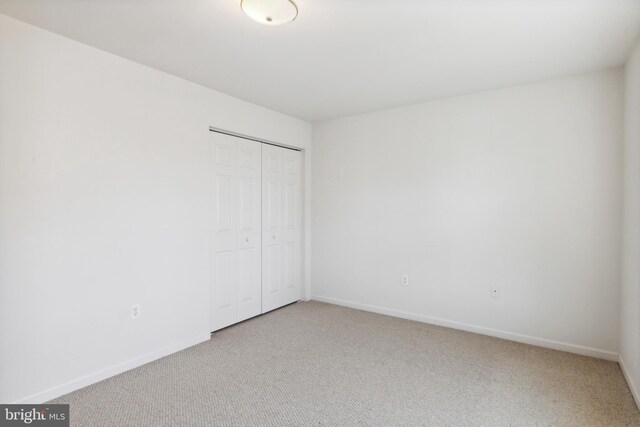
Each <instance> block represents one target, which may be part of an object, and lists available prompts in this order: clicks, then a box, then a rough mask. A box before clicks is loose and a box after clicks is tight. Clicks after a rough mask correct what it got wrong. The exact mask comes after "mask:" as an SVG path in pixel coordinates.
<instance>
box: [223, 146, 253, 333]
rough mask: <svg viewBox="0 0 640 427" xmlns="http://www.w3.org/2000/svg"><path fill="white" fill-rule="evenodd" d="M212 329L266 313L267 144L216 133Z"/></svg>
mask: <svg viewBox="0 0 640 427" xmlns="http://www.w3.org/2000/svg"><path fill="white" fill-rule="evenodd" d="M213 138H214V147H213V162H212V163H213V210H212V215H213V235H212V253H211V257H212V259H211V311H212V312H211V330H212V331H215V330H218V329H221V328H224V327H226V326H229V325H232V324H234V323H237V322H240V321H242V320H245V319H247V318H249V317H253V316H256V315H258V314H260V313H261V298H262V294H261V283H260V281H261V277H260V268H261V265H260V264H261V261H260V260H261V254H260V252H261V249H262V245H261V242H260V239H261V233H260V226H261V219H260V215H261V212H260V198H261V191H260V181H261V166H260V163H261V153H260V151H261V144H259V143H257V142H253V141H245V140H239V139H237V138H233V137H231V136H227V135H221V134H216V135H213Z"/></svg>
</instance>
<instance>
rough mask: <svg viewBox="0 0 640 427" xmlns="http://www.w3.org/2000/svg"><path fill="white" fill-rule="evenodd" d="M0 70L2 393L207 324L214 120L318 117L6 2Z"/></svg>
mask: <svg viewBox="0 0 640 427" xmlns="http://www.w3.org/2000/svg"><path fill="white" fill-rule="evenodd" d="M0 76H1V78H0V342H1V343H2V344H1V346H2V347H1V351H0V402H11V401H17V400H24V399H26V400H28V401H31V402H35V401H41V400H43V399H47V398H51V397H54V396H55V395H58V394H61V393H62V392H65V391H69V390H71V389H73V388H76V387H77V386H79V385H83V384H86V383H90V382H91V381H94V380H95V379H97V378H100V377H104V376H107V375H109V374H113V373H114V372H117V371H118V370H121V369H124V368H126V367H131V366H133V365H135V364H138V363H142V362H144V361H145V360H149V358H153V357H157V356H158V355H160V354H164V353H166V352H171V351H174V350H176V349H178V348H180V347H184V346H187V345H189V344H193V343H195V342H198V341H201V340H203V339H206V338H207V337H208V334H209V313H208V310H209V308H208V301H209V298H208V292H209V285H208V281H209V265H208V233H209V207H210V194H209V190H210V187H209V185H210V181H209V178H210V177H209V167H208V166H209V165H208V154H209V143H210V138H211V137H210V134H209V132H208V126H209V125H214V126H218V127H222V128H226V129H230V130H233V131H236V132H240V133H244V134H249V135H255V136H260V137H262V138H266V139H270V140H274V141H279V142H282V143H285V144H288V145H293V146H299V147H302V148H307V149H308V148H310V137H311V131H310V125H309V124H308V123H305V122H302V121H300V120H297V119H293V118H291V117H288V116H284V115H281V114H278V113H275V112H272V111H269V110H267V109H264V108H260V107H257V106H254V105H251V104H248V103H246V102H243V101H240V100H237V99H234V98H231V97H228V96H226V95H223V94H220V93H217V92H214V91H211V90H209V89H205V88H203V87H201V86H198V85H195V84H192V83H189V82H187V81H184V80H181V79H179V78H177V77H173V76H170V75H167V74H164V73H161V72H158V71H155V70H152V69H150V68H147V67H144V66H141V65H138V64H135V63H133V62H130V61H127V60H125V59H122V58H119V57H116V56H114V55H111V54H108V53H105V52H102V51H99V50H97V49H94V48H92V47H89V46H86V45H83V44H80V43H77V42H74V41H71V40H68V39H65V38H62V37H60V36H57V35H54V34H52V33H48V32H46V31H43V30H40V29H37V28H35V27H31V26H29V25H26V24H23V23H21V22H18V21H16V20H13V19H11V18H8V17H5V16H3V15H0ZM307 154H308V152H307ZM307 160H308V157H307ZM308 170H309V169H308V168H307V171H308ZM308 182H309V181H308V180H307V183H308ZM307 213H308V210H307ZM132 303H140V304H142V313H143V316H142V318H141V319H138V320H135V321H133V320H131V319H130V306H131V304H132ZM83 376H88V377H86V378H82V377H83ZM67 382H71V383H69V384H66V385H65V383H67ZM61 385H62V386H61ZM34 395H35V396H34Z"/></svg>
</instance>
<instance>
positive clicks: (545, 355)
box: [51, 302, 640, 426]
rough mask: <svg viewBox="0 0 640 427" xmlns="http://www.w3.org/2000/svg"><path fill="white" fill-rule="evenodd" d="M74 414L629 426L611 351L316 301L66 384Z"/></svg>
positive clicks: (628, 399) (130, 421)
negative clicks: (513, 338) (547, 344)
mask: <svg viewBox="0 0 640 427" xmlns="http://www.w3.org/2000/svg"><path fill="white" fill-rule="evenodd" d="M51 403H69V404H70V405H71V420H72V425H74V426H218V425H220V426H225V425H242V426H283V425H335V426H350V425H375V426H380V425H394V426H396V425H410V426H418V425H428V426H440V425H442V426H444V425H447V426H629V425H635V426H639V425H640V413H639V412H638V409H637V408H636V406H635V403H634V401H633V398H632V396H631V394H630V392H629V389H628V388H627V385H626V383H625V381H624V378H623V376H622V373H621V371H620V368H619V367H618V365H617V364H616V363H613V362H607V361H603V360H598V359H592V358H589V357H583V356H577V355H573V354H569V353H563V352H559V351H554V350H547V349H542V348H538V347H533V346H529V345H524V344H518V343H514V342H510V341H504V340H500V339H496V338H490V337H486V336H482V335H476V334H471V333H467V332H461V331H456V330H452V329H447V328H442V327H437V326H430V325H426V324H422V323H417V322H412V321H408V320H402V319H396V318H392V317H387V316H382V315H378V314H372V313H367V312H363V311H358V310H353V309H349V308H343V307H338V306H334V305H329V304H323V303H318V302H305V303H297V304H294V305H291V306H288V307H285V308H283V309H280V310H277V311H274V312H271V313H269V314H267V315H264V316H261V317H258V318H255V319H252V320H249V321H247V322H244V323H241V324H239V325H236V326H233V327H230V328H227V329H225V330H223V331H220V332H218V333H216V334H214V337H213V338H212V339H211V340H210V341H208V342H206V343H203V344H200V345H197V346H195V347H191V348H189V349H187V350H184V351H181V352H179V353H176V354H173V355H171V356H168V357H165V358H163V359H160V360H158V361H156V362H153V363H150V364H147V365H145V366H142V367H140V368H137V369H134V370H131V371H129V372H126V373H124V374H121V375H118V376H116V377H113V378H110V379H108V380H105V381H102V382H100V383H98V384H95V385H92V386H90V387H87V388H84V389H82V390H79V391H77V392H74V393H70V394H68V395H66V396H63V397H61V398H58V399H55V400H54V401H52V402H51Z"/></svg>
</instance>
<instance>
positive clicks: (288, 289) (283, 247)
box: [262, 145, 302, 313]
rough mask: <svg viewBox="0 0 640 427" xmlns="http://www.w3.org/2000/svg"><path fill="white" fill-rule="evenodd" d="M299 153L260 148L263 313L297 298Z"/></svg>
mask: <svg viewBox="0 0 640 427" xmlns="http://www.w3.org/2000/svg"><path fill="white" fill-rule="evenodd" d="M301 157H302V156H301V153H300V152H299V151H294V150H289V149H286V148H281V147H275V146H272V145H263V147H262V312H263V313H265V312H267V311H270V310H273V309H275V308H278V307H282V306H283V305H286V304H289V303H292V302H295V301H298V300H299V299H300V289H301V286H300V283H301V275H300V262H301V256H300V241H301V220H302V200H301Z"/></svg>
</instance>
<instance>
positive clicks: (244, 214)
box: [237, 140, 262, 322]
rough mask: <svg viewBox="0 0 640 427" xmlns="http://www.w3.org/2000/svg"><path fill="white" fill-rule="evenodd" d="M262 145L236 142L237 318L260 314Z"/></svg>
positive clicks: (251, 142) (238, 319) (242, 141)
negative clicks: (237, 222)
mask: <svg viewBox="0 0 640 427" xmlns="http://www.w3.org/2000/svg"><path fill="white" fill-rule="evenodd" d="M261 163H262V144H260V143H259V142H254V141H247V140H239V141H238V198H237V201H238V221H239V224H238V235H237V239H238V240H237V242H238V266H237V272H238V293H237V295H238V317H237V321H238V322H240V321H242V320H245V319H248V318H250V317H253V316H257V315H258V314H260V313H262V275H261V273H260V271H261V269H262V233H261V229H262V208H261V199H262V191H261V189H262V168H261Z"/></svg>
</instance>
